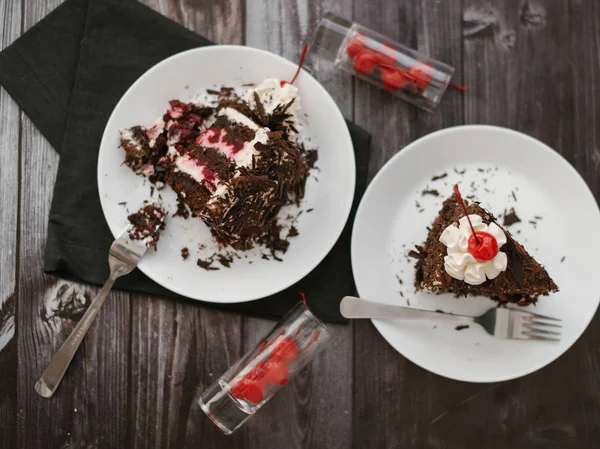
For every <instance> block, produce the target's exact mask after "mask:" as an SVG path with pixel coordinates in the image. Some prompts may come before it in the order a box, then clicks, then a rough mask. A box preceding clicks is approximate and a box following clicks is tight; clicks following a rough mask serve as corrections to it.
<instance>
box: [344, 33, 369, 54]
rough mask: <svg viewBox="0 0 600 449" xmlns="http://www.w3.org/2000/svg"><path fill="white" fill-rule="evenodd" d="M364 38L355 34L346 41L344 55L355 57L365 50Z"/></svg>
mask: <svg viewBox="0 0 600 449" xmlns="http://www.w3.org/2000/svg"><path fill="white" fill-rule="evenodd" d="M365 42H366V37H365V36H364V35H362V34H355V35H354V36H352V37H351V38H350V40H349V41H348V45H346V53H348V56H350V57H351V58H354V57H355V56H357V55H358V54H359V53H360V52H361V51H363V50H366V49H367V46H366V43H365Z"/></svg>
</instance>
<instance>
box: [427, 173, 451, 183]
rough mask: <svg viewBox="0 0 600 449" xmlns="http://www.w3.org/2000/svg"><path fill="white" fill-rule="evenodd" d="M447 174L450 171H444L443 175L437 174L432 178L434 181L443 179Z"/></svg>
mask: <svg viewBox="0 0 600 449" xmlns="http://www.w3.org/2000/svg"><path fill="white" fill-rule="evenodd" d="M446 176H448V173H442V174H441V175H435V176H434V177H433V178H431V180H432V181H437V180H438V179H443V178H445V177H446Z"/></svg>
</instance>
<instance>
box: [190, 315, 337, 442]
mask: <svg viewBox="0 0 600 449" xmlns="http://www.w3.org/2000/svg"><path fill="white" fill-rule="evenodd" d="M330 338H331V334H330V333H329V330H328V329H327V328H326V327H325V325H324V324H323V323H322V322H321V321H320V320H319V319H318V318H317V317H315V316H314V315H313V314H312V312H311V311H310V310H308V308H306V305H305V304H303V303H299V304H298V305H297V306H296V307H294V308H293V309H292V310H290V311H289V312H288V313H287V314H286V315H285V316H284V317H283V318H282V319H281V321H279V323H277V324H276V325H275V327H274V328H273V329H272V330H271V332H269V334H268V335H266V336H265V337H264V338H262V339H261V340H260V341H259V342H258V344H257V345H256V346H255V347H254V348H253V349H252V350H250V351H248V352H247V353H246V354H245V355H244V356H243V357H242V358H241V359H240V360H238V361H237V362H236V363H235V364H234V365H233V366H232V367H231V368H229V369H228V370H227V371H226V372H225V374H223V375H222V376H221V377H220V378H219V379H218V380H217V381H216V382H215V383H214V384H212V385H211V386H210V387H208V388H207V389H206V390H205V391H204V392H203V393H202V394H201V395H200V398H199V399H198V402H199V404H200V407H201V408H202V410H203V411H204V413H206V415H207V416H208V417H209V418H210V419H211V420H212V421H213V422H214V423H215V424H216V425H217V426H218V427H219V428H220V429H221V430H222V431H223V432H224V433H226V434H231V433H233V432H234V431H235V430H236V429H238V428H239V427H240V426H241V425H242V424H244V422H246V420H247V419H248V418H250V416H252V415H253V414H254V413H256V411H257V410H259V409H260V408H261V407H262V406H263V405H264V404H265V403H266V402H267V401H268V400H269V399H270V398H271V397H272V396H273V395H274V394H275V393H277V391H279V390H280V389H281V388H282V387H283V386H284V385H285V384H287V383H288V382H289V381H290V380H291V379H293V378H294V376H295V375H296V374H297V373H298V372H299V371H300V370H302V368H304V367H305V366H306V365H308V364H309V363H310V362H311V360H312V359H313V358H314V356H315V355H316V354H317V353H318V352H319V351H321V349H323V347H324V344H325V342H327V341H328V340H329V339H330Z"/></svg>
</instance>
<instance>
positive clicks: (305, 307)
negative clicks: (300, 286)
mask: <svg viewBox="0 0 600 449" xmlns="http://www.w3.org/2000/svg"><path fill="white" fill-rule="evenodd" d="M298 294H299V295H300V298H302V305H303V306H304V311H305V312H306V311H307V310H308V306H307V305H306V296H305V295H304V293H303V292H298Z"/></svg>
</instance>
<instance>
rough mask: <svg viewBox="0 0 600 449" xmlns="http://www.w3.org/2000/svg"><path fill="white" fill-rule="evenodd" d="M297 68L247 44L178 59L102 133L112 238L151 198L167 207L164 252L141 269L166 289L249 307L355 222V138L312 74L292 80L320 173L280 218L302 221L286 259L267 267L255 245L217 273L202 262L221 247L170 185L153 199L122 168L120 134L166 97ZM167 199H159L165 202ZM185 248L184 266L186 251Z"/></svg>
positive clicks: (299, 274) (140, 88)
mask: <svg viewBox="0 0 600 449" xmlns="http://www.w3.org/2000/svg"><path fill="white" fill-rule="evenodd" d="M296 68H297V65H296V64H295V63H293V62H290V61H288V60H286V59H284V58H282V57H280V56H277V55H274V54H272V53H269V52H266V51H263V50H258V49H254V48H249V47H241V46H216V45H215V46H210V47H203V48H198V49H193V50H189V51H186V52H183V53H179V54H177V55H175V56H172V57H170V58H168V59H166V60H164V61H162V62H160V63H159V64H157V65H156V66H154V67H153V68H151V69H150V70H148V71H147V72H146V73H145V74H144V75H142V76H141V77H140V78H139V79H138V80H137V81H136V82H135V83H134V84H133V85H132V86H131V87H130V88H129V90H128V91H127V92H126V93H125V95H123V97H122V98H121V100H120V101H119V103H118V104H117V106H116V107H115V109H114V111H113V113H112V115H111V116H110V119H109V120H108V123H107V125H106V129H105V131H104V135H103V137H102V143H101V145H100V154H99V159H98V189H99V192H100V200H101V202H102V209H103V211H104V215H105V217H106V221H107V222H108V225H109V227H110V230H111V232H112V233H113V235H115V236H116V235H118V234H119V233H120V232H121V231H122V230H123V228H124V227H125V226H126V224H127V215H128V212H129V213H132V212H135V211H136V210H137V209H139V208H140V207H141V206H142V204H143V201H144V200H154V201H156V200H160V199H161V198H162V203H163V205H164V206H165V207H166V209H167V210H168V211H169V212H170V215H171V216H170V218H167V227H166V230H165V231H163V232H162V233H161V238H160V242H159V244H158V251H157V252H153V251H148V253H147V254H146V256H145V257H144V259H143V260H142V262H141V263H140V265H139V268H140V269H141V270H142V271H143V272H144V273H145V274H146V275H148V276H149V277H150V278H151V279H153V280H154V281H156V282H158V283H159V284H161V285H162V286H164V287H166V288H168V289H170V290H172V291H174V292H176V293H179V294H181V295H184V296H187V297H189V298H193V299H199V300H203V301H210V302H221V303H224V302H227V303H231V302H243V301H251V300H255V299H259V298H262V297H265V296H268V295H271V294H274V293H277V292H279V291H281V290H283V289H285V288H287V287H289V286H290V285H293V284H294V283H295V282H297V281H298V280H300V279H301V278H303V277H304V276H305V275H307V274H308V273H309V272H310V271H311V270H312V269H313V268H315V267H316V266H317V265H318V264H319V262H321V260H322V259H323V258H324V257H325V256H326V255H327V253H328V252H329V250H330V249H331V248H332V247H333V245H334V243H335V242H336V240H337V239H338V237H339V236H340V234H341V232H342V229H343V228H344V225H345V223H346V221H347V219H348V215H349V213H350V208H351V205H352V198H353V195H354V184H355V161H354V151H353V147H352V141H351V140H350V134H349V132H348V128H347V126H346V123H345V121H344V118H343V116H342V114H341V112H340V110H339V109H338V107H337V105H336V104H335V102H334V101H333V99H332V98H331V96H330V95H329V94H328V93H327V91H326V90H325V89H324V88H323V87H322V86H321V85H320V84H319V83H318V82H317V81H316V80H315V79H314V78H313V77H312V76H311V75H310V74H308V73H307V72H304V71H303V72H302V73H301V74H300V76H299V77H298V79H297V80H296V82H295V85H296V86H297V87H298V89H299V91H300V96H301V99H302V105H303V112H304V113H305V114H306V117H305V119H304V125H305V126H304V129H303V130H302V136H303V141H305V142H306V145H307V148H317V149H318V150H319V160H318V162H317V164H316V165H317V167H318V170H315V171H312V174H311V176H310V177H309V179H308V182H307V186H306V195H305V198H304V200H303V201H302V204H301V205H300V207H299V208H287V209H286V210H284V211H282V214H288V215H289V214H292V215H294V216H296V215H297V214H298V213H300V212H301V211H303V213H301V214H300V216H298V218H297V220H296V222H295V223H294V226H295V227H296V228H297V230H298V231H299V233H300V234H299V235H298V236H297V237H294V238H292V239H290V247H289V250H288V251H287V253H286V254H284V255H283V256H282V259H283V261H282V262H279V261H276V260H273V259H272V258H271V260H265V259H263V255H265V254H267V255H268V252H267V251H266V250H264V249H262V250H261V249H260V248H256V249H254V250H251V251H247V252H239V253H238V254H239V256H240V258H237V257H234V261H233V263H231V266H230V268H226V267H224V266H222V265H221V264H219V263H218V262H215V263H213V266H214V267H215V268H219V269H218V270H214V271H207V270H204V269H203V268H200V267H199V266H197V265H196V261H197V259H199V258H200V259H206V258H208V257H210V256H211V255H212V254H213V253H214V252H215V251H216V250H217V246H216V243H215V242H214V239H213V238H212V236H211V234H210V232H209V229H208V227H207V226H206V225H204V223H203V222H202V221H201V220H200V219H191V218H189V219H187V220H184V219H182V218H181V217H173V214H174V213H175V211H176V195H175V193H174V192H173V191H172V190H171V189H170V188H169V187H166V188H164V189H163V190H162V191H160V192H158V191H156V190H154V191H153V192H152V197H151V184H150V183H149V182H148V181H147V180H145V178H143V177H140V176H136V175H135V174H134V173H133V172H132V171H131V170H130V169H129V168H128V167H127V166H125V165H123V160H124V152H123V150H122V149H121V148H119V131H120V130H122V129H124V128H128V127H131V126H134V125H145V126H151V125H152V124H153V123H154V121H155V120H156V119H157V118H158V117H160V116H162V115H163V114H164V113H165V111H166V110H167V109H168V107H169V103H168V102H169V100H173V99H178V100H182V101H189V100H192V99H194V98H203V97H206V89H215V88H216V89H218V88H220V87H222V86H227V87H234V88H236V89H237V91H238V92H240V93H243V90H244V89H248V87H244V86H243V84H248V83H255V84H260V83H261V82H262V81H263V80H265V79H267V78H279V79H283V80H289V79H290V78H291V77H292V76H293V75H294V72H295V71H296ZM159 195H160V198H159ZM183 248H188V250H189V252H190V256H189V258H188V259H187V260H184V259H183V258H182V256H181V250H182V249H183Z"/></svg>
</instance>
